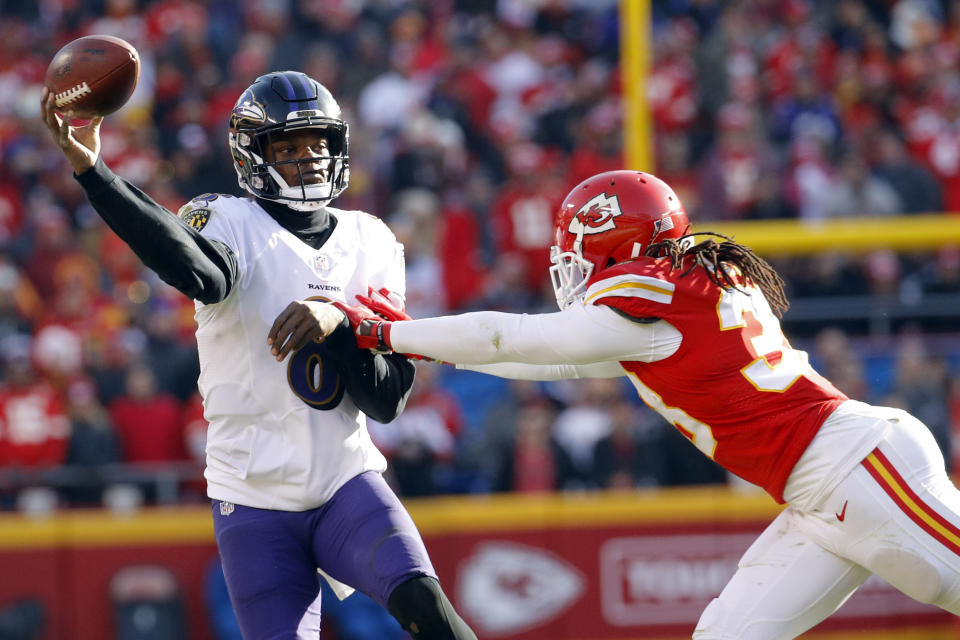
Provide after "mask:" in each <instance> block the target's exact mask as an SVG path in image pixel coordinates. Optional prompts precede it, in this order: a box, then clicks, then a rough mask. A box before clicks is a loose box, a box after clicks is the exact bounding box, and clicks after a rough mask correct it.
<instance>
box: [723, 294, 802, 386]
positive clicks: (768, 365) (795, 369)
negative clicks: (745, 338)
mask: <svg viewBox="0 0 960 640" xmlns="http://www.w3.org/2000/svg"><path fill="white" fill-rule="evenodd" d="M746 313H749V314H750V315H751V316H753V319H754V321H755V322H757V323H759V325H760V333H759V335H755V336H753V337H752V338H750V344H751V345H752V346H753V350H754V352H755V353H756V355H757V357H756V358H755V359H754V360H753V361H751V362H750V363H749V364H748V365H747V366H745V367H743V368H742V369H740V373H741V374H742V375H743V377H744V378H746V379H747V382H749V383H750V384H752V385H753V387H754V388H755V389H756V390H757V391H768V392H772V393H784V392H785V391H786V390H787V389H789V388H790V387H792V386H793V383H794V382H796V381H797V380H799V379H800V378H802V377H803V374H804V373H806V372H807V370H808V369H809V368H810V365H809V363H808V362H807V359H806V358H805V357H804V355H803V353H802V352H800V351H797V350H796V349H792V348H791V347H790V344H789V343H787V341H786V340H785V339H784V337H783V333H782V332H781V331H780V323H779V321H778V320H777V317H776V316H775V315H774V314H773V311H772V310H771V309H770V304H769V303H768V302H767V299H766V298H765V297H763V294H762V293H760V291H759V290H756V289H754V290H752V291H751V290H750V289H748V290H747V292H744V291H741V290H739V289H725V290H724V292H723V294H722V295H721V296H720V301H719V302H718V303H717V315H718V316H719V318H720V330H721V331H729V330H731V329H739V328H746V327H747V319H746V316H745V314H746Z"/></svg>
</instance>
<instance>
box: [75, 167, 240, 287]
mask: <svg viewBox="0 0 960 640" xmlns="http://www.w3.org/2000/svg"><path fill="white" fill-rule="evenodd" d="M75 177H76V179H77V182H79V183H80V186H81V187H83V190H84V191H85V192H86V194H87V199H88V200H90V204H92V205H93V208H94V209H96V210H97V213H98V214H100V217H101V218H103V219H104V221H105V222H106V223H107V225H108V226H109V227H110V228H111V229H113V231H114V232H115V233H116V234H117V235H118V236H120V238H121V239H122V240H123V241H124V242H126V243H127V244H128V245H129V246H130V248H131V249H133V252H134V253H136V254H137V257H139V258H140V260H142V261H143V264H145V265H146V266H147V267H149V268H150V269H152V270H153V271H155V272H156V273H157V275H159V276H160V278H161V279H163V281H164V282H166V283H168V284H170V285H171V286H173V287H176V288H177V289H178V290H180V291H181V292H182V293H183V294H184V295H186V296H188V297H190V298H193V299H195V300H199V301H200V302H203V303H212V302H220V301H221V300H223V299H224V298H226V297H227V295H228V294H229V293H230V289H231V288H232V287H233V283H234V281H235V280H236V277H237V260H236V256H234V255H233V252H232V251H231V250H230V248H229V247H227V246H226V245H225V244H223V243H222V242H217V241H216V240H211V239H210V238H205V237H203V236H202V235H200V234H199V233H198V232H197V230H196V229H193V228H192V227H191V226H190V225H188V224H187V223H186V222H184V221H183V220H181V219H180V218H179V217H178V216H176V215H175V214H173V213H172V212H170V211H168V210H167V209H165V208H164V207H162V206H160V205H159V204H157V203H156V202H155V201H154V200H153V199H152V198H151V197H150V196H148V195H147V194H145V193H144V192H142V191H140V189H137V188H136V187H135V186H133V185H132V184H130V183H129V182H127V181H126V180H124V179H123V178H120V177H119V176H117V175H115V174H114V173H113V171H111V170H110V167H108V166H107V165H106V164H104V162H103V160H101V159H100V158H97V163H96V164H95V165H94V166H93V167H92V168H91V169H88V170H87V171H84V172H83V173H81V174H80V175H77V176H75Z"/></svg>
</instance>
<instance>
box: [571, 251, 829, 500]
mask: <svg viewBox="0 0 960 640" xmlns="http://www.w3.org/2000/svg"><path fill="white" fill-rule="evenodd" d="M691 260H693V258H690V257H688V258H687V263H686V264H685V265H684V266H682V267H681V268H680V269H676V270H673V271H671V270H670V262H669V260H667V259H653V258H640V259H637V260H634V261H631V262H627V263H623V264H620V265H616V266H614V267H611V268H609V269H605V270H604V271H602V272H601V273H599V274H597V276H596V277H595V278H593V279H592V281H591V282H590V283H589V285H590V286H589V287H588V289H587V293H586V302H587V303H588V304H602V305H608V306H610V307H614V308H616V309H619V310H621V311H624V312H626V313H628V314H630V315H631V316H634V317H646V318H651V317H656V318H662V319H664V320H666V321H668V322H670V324H672V325H673V326H674V327H676V329H677V330H679V331H680V333H681V334H682V335H683V341H682V343H681V344H680V348H679V349H678V350H677V352H676V353H674V354H673V355H671V356H669V357H668V358H665V359H663V360H660V361H658V362H651V363H646V362H622V363H621V364H622V365H623V367H624V369H626V371H627V373H628V375H629V376H630V379H631V381H632V382H633V383H634V386H635V387H636V388H637V391H638V393H639V394H640V397H641V398H642V399H643V401H644V402H646V403H647V404H648V405H649V406H650V407H651V408H653V409H654V410H656V411H657V412H658V413H660V414H661V415H663V416H664V417H665V418H666V419H667V420H668V421H670V422H671V423H672V424H674V425H675V426H676V427H677V428H678V429H679V430H680V431H681V432H683V434H684V435H685V436H687V437H688V438H689V439H690V440H691V441H692V442H693V444H694V445H696V447H697V448H698V449H700V450H701V451H703V453H705V454H706V455H708V456H709V457H711V458H712V459H713V460H715V461H716V462H717V463H719V464H720V465H722V466H723V467H724V468H726V469H728V470H729V471H731V472H733V473H735V474H737V475H738V476H740V477H741V478H744V479H745V480H748V481H750V482H752V483H754V484H757V485H759V486H761V487H763V488H764V489H765V490H766V491H767V492H769V493H770V495H772V496H773V497H774V498H775V499H776V500H777V501H778V502H783V488H784V485H785V484H786V482H787V476H789V475H790V472H791V471H792V470H793V467H794V465H795V464H796V462H797V460H798V459H799V458H800V456H801V455H802V454H803V452H804V450H805V449H806V448H807V445H809V444H810V441H811V440H812V439H813V437H814V435H816V433H817V430H818V429H819V428H820V425H821V424H822V423H823V421H824V420H826V418H827V416H829V415H830V414H831V413H832V412H833V410H834V409H836V408H837V406H839V405H840V403H842V402H843V401H845V400H846V399H847V397H846V396H845V395H844V394H843V393H841V392H840V391H839V390H837V389H836V388H835V387H834V386H833V385H832V384H830V382H829V381H827V380H826V379H825V378H823V377H822V376H820V375H819V374H818V373H816V372H815V371H814V370H813V369H812V368H811V367H810V365H809V363H808V361H807V354H806V353H804V352H803V351H798V350H796V349H793V348H791V347H790V343H789V342H788V341H787V339H786V338H785V337H784V335H783V332H782V331H781V330H780V322H779V320H777V317H776V316H775V315H774V314H773V312H772V311H771V309H770V305H769V304H768V303H767V300H766V298H764V296H763V294H762V293H760V291H759V289H756V288H755V287H751V286H744V287H743V290H739V289H732V288H730V289H723V288H721V287H719V286H717V285H716V284H714V283H713V282H711V281H710V279H709V278H708V277H707V274H706V272H705V271H704V269H703V268H701V267H696V268H694V269H692V270H691V271H690V272H689V273H687V275H685V276H684V275H682V274H683V273H684V272H686V271H687V269H688V268H689V267H690V266H691V263H690V261H691Z"/></svg>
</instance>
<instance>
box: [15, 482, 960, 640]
mask: <svg viewBox="0 0 960 640" xmlns="http://www.w3.org/2000/svg"><path fill="white" fill-rule="evenodd" d="M408 505H409V507H410V511H411V513H412V515H413V517H414V519H415V520H416V521H417V523H418V525H419V526H420V528H421V530H422V532H423V534H424V537H425V539H426V541H427V546H428V548H429V549H430V552H431V555H432V557H433V559H434V563H435V564H436V566H437V570H438V571H439V573H440V576H441V579H442V580H443V582H444V584H445V586H446V589H447V592H448V593H449V594H450V596H451V597H452V598H453V599H454V600H455V602H456V605H457V607H458V608H459V609H460V611H461V612H462V613H463V614H464V615H465V617H467V618H468V619H469V620H470V622H471V624H472V625H473V626H474V628H475V629H476V630H477V632H478V635H479V636H480V637H481V638H484V639H486V638H496V639H503V640H513V639H518V638H524V639H527V640H548V639H549V640H563V639H569V640H587V639H589V640H628V639H638V640H639V639H641V638H643V639H646V638H650V639H658V640H668V639H670V640H673V639H680V638H689V633H690V631H691V630H692V628H693V625H694V624H695V622H696V620H697V618H698V617H699V613H700V611H701V610H702V609H703V607H704V606H705V605H706V603H707V602H708V601H709V600H710V598H712V597H713V596H714V595H715V594H716V593H717V591H718V590H719V589H720V588H721V587H722V586H723V584H724V583H725V582H726V580H727V579H728V578H729V576H730V574H731V572H732V571H733V570H734V568H735V566H736V562H737V558H738V557H739V556H740V554H741V553H742V552H743V551H744V550H745V549H746V548H747V546H748V545H749V544H750V542H751V541H752V540H753V539H754V537H756V535H757V534H758V533H759V532H760V531H761V530H762V529H763V527H764V526H765V524H766V523H767V522H769V521H770V520H771V519H772V518H773V516H775V515H776V513H777V510H778V508H777V507H776V506H775V505H773V504H772V503H771V501H770V500H769V498H767V497H766V496H762V495H742V494H737V493H734V492H731V491H729V490H726V489H704V490H668V491H657V492H651V493H637V492H631V493H625V494H598V493H585V494H582V495H575V496H570V495H565V496H564V495H557V496H545V497H536V498H531V497H524V496H483V497H460V498H440V499H435V500H423V501H410V502H409V503H408ZM215 553H216V552H215V549H214V545H213V542H212V526H211V523H210V515H209V510H208V509H207V508H203V507H195V508H178V509H156V510H148V511H144V512H141V513H138V514H136V515H133V516H128V517H122V516H113V515H110V514H107V513H104V512H65V513H61V514H56V515H54V516H52V517H50V518H48V519H42V520H28V519H25V518H22V517H19V516H12V515H8V516H3V517H0V606H3V605H6V604H10V603H12V602H15V601H17V600H19V599H21V598H26V597H35V598H40V599H42V600H43V601H44V602H45V604H46V606H47V610H48V612H49V613H50V620H49V628H48V631H49V633H48V634H47V637H48V638H61V637H70V638H75V639H76V640H102V639H103V638H110V637H112V636H113V633H114V621H113V620H114V618H113V616H114V610H113V607H112V605H111V600H110V581H111V579H112V578H113V576H114V575H115V574H116V572H117V571H118V570H119V569H122V568H124V567H127V566H130V565H160V566H163V567H166V568H168V569H169V570H170V572H171V573H172V574H173V576H174V577H175V578H176V580H177V582H178V583H179V586H180V589H181V594H182V601H183V602H184V604H185V611H186V616H187V620H188V624H189V627H190V629H191V635H190V638H191V639H193V640H208V639H209V638H210V637H211V636H210V632H209V629H208V628H207V622H206V612H205V609H204V604H203V602H204V600H203V588H204V585H203V582H204V578H205V574H206V571H207V569H208V568H209V566H210V562H211V561H212V560H213V558H214V555H215ZM954 628H955V624H954V618H953V617H952V616H949V615H948V614H945V613H943V612H940V611H939V610H937V609H934V608H932V607H928V606H924V605H920V604H917V603H915V602H913V601H911V600H909V599H908V598H906V597H904V596H901V595H900V594H898V593H897V592H896V591H894V590H893V589H891V588H890V587H889V586H887V585H886V584H885V583H883V582H881V581H879V580H874V579H871V580H870V581H868V582H867V583H866V584H865V585H864V586H863V587H862V588H861V589H860V591H858V592H857V594H855V595H854V596H853V597H852V598H851V599H850V601H848V602H847V603H846V604H845V605H844V606H843V607H842V608H841V609H840V611H838V612H837V613H836V614H835V615H834V616H833V617H832V618H831V619H829V620H828V621H826V622H824V623H823V624H822V625H820V626H819V627H818V628H817V629H816V630H815V631H814V632H811V633H810V634H808V635H807V637H811V638H822V639H830V640H841V639H847V638H874V639H890V640H893V639H898V640H919V639H921V638H922V639H923V640H941V639H943V640H946V639H947V638H955V637H956V633H955V632H954V631H953V629H954Z"/></svg>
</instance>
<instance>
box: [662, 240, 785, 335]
mask: <svg viewBox="0 0 960 640" xmlns="http://www.w3.org/2000/svg"><path fill="white" fill-rule="evenodd" d="M694 236H714V237H717V238H723V240H724V242H717V241H716V240H714V239H713V238H708V239H706V240H704V241H703V242H700V243H698V244H693V245H692V246H690V245H691V242H692V239H693V237H694ZM685 240H689V241H690V242H685ZM646 255H648V256H650V257H654V258H670V269H671V270H674V269H679V268H680V267H681V266H682V265H683V259H684V258H685V257H686V256H691V255H692V256H694V257H695V258H696V259H695V260H694V261H693V263H692V264H691V265H690V267H689V268H688V269H687V270H686V271H684V272H683V274H681V276H680V277H681V278H682V277H683V276H685V275H687V274H688V273H690V272H691V271H693V270H694V269H695V268H696V267H697V266H701V267H703V269H704V271H706V272H707V277H709V278H710V280H711V281H712V282H714V283H715V284H716V285H717V286H718V287H722V288H724V289H727V288H730V287H732V288H734V289H740V290H741V291H742V290H743V289H742V286H741V285H740V284H738V283H737V282H736V281H735V280H734V275H735V274H736V271H739V272H740V273H741V274H742V275H743V281H744V282H749V283H751V284H754V285H756V286H757V287H759V288H760V291H762V292H763V295H764V297H766V299H767V302H769V303H770V308H771V309H772V310H773V312H774V313H776V314H777V317H782V316H783V313H784V311H786V310H787V309H788V308H790V303H789V302H788V301H787V296H786V294H785V293H784V292H783V279H782V278H781V277H780V274H778V273H777V272H776V271H775V270H774V268H773V267H771V266H770V264H769V263H768V262H767V261H766V260H764V259H763V258H761V257H760V256H758V255H757V254H755V253H754V252H753V251H751V250H750V249H749V248H748V247H745V246H744V245H742V244H738V243H736V242H734V241H733V239H732V238H729V237H727V236H725V235H723V234H722V233H713V232H710V231H704V232H699V233H690V234H687V235H685V236H683V237H681V238H677V239H669V240H664V241H663V242H657V243H656V244H651V245H650V246H649V247H647V251H646ZM727 266H730V267H734V269H727V268H726V267H727Z"/></svg>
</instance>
